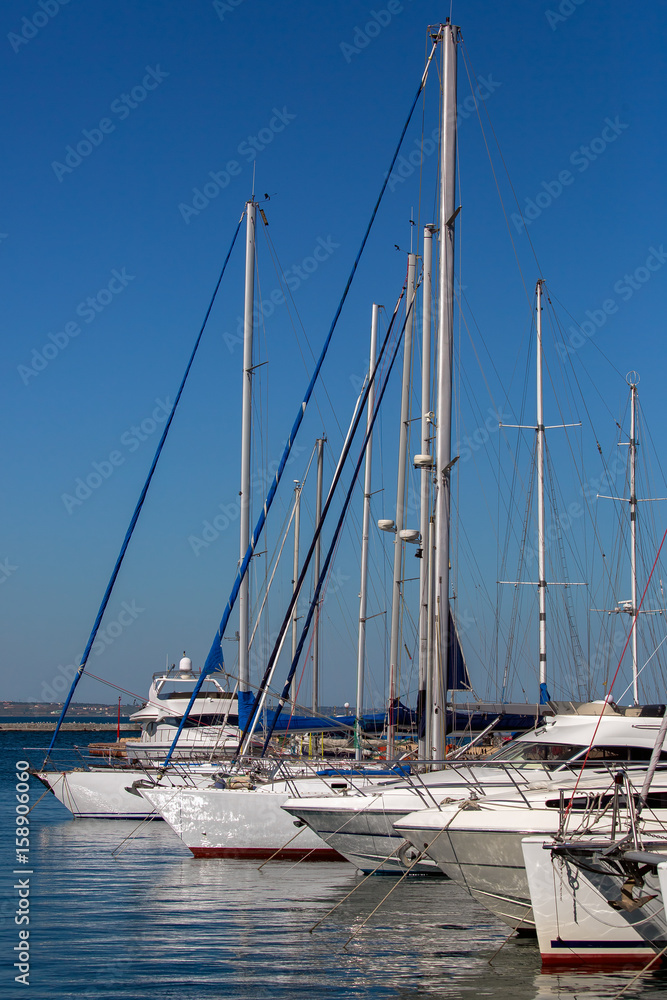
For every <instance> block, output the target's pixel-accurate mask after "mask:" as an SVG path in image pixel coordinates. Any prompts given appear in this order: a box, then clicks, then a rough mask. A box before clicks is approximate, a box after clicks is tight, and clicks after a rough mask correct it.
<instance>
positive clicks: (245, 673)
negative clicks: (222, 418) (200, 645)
mask: <svg viewBox="0 0 667 1000" xmlns="http://www.w3.org/2000/svg"><path fill="white" fill-rule="evenodd" d="M256 207H257V206H256V204H255V201H254V199H253V198H251V199H250V201H249V202H248V203H247V204H246V245H245V306H244V316H243V397H242V410H241V489H240V498H239V499H240V508H241V511H240V518H239V522H240V523H239V533H240V559H241V560H242V559H243V557H244V555H245V554H246V551H247V548H248V546H249V544H250V446H251V435H250V423H251V419H252V339H253V311H254V304H255V218H256ZM249 584H250V581H249V574H248V573H246V575H245V576H244V578H243V580H242V581H241V586H240V588H239V691H249V690H250V686H249V682H250V659H249V651H248V635H249V626H250V604H249Z"/></svg>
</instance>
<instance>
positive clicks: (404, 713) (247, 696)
mask: <svg viewBox="0 0 667 1000" xmlns="http://www.w3.org/2000/svg"><path fill="white" fill-rule="evenodd" d="M238 698H239V729H244V728H245V726H246V724H247V723H248V720H249V717H250V713H251V711H252V706H253V702H254V700H255V696H254V695H253V693H252V692H251V691H239V693H238ZM392 716H393V722H394V725H396V726H399V727H400V728H402V729H411V728H414V727H415V725H416V713H415V712H414V711H413V710H412V709H411V708H406V706H405V705H403V704H402V703H401V702H400V701H399V700H398V698H396V699H394V702H393V705H392ZM355 722H356V717H355V716H354V715H336V716H333V718H315V717H314V716H312V715H307V716H304V715H292V716H290V715H288V714H287V713H285V714H284V715H283V714H278V717H277V719H276V710H275V709H271V708H269V709H267V710H265V711H262V712H261V713H260V717H259V719H258V721H257V726H256V730H257V732H264V731H266V730H270V729H271V727H272V726H273V725H274V723H275V728H274V732H275V733H285V732H290V733H307V732H311V733H320V732H326V731H329V730H332V731H334V732H335V731H336V730H340V729H354V725H355ZM386 727H387V712H386V711H385V712H377V713H376V714H369V715H364V716H362V718H361V728H362V731H363V732H364V733H382V732H383V731H384V730H385V729H386Z"/></svg>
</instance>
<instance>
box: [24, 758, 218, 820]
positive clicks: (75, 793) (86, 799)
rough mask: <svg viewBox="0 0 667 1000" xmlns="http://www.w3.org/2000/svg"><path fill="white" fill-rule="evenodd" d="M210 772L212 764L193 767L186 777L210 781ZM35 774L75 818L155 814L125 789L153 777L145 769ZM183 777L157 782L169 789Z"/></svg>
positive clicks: (168, 777) (201, 781)
mask: <svg viewBox="0 0 667 1000" xmlns="http://www.w3.org/2000/svg"><path fill="white" fill-rule="evenodd" d="M193 771H194V773H193ZM212 772H213V768H211V767H207V768H198V769H196V770H194V769H192V770H191V771H190V772H189V775H188V778H187V780H188V781H190V782H192V783H194V784H210V783H211V781H212V780H213V779H212ZM35 773H36V775H37V777H38V778H39V779H40V781H41V782H42V783H43V784H44V785H46V786H47V787H48V788H50V789H51V791H52V792H53V794H54V795H55V796H56V798H57V799H58V800H59V801H60V802H62V804H63V805H64V806H65V807H66V808H67V809H69V811H70V812H71V813H72V815H73V816H74V818H75V819H145V818H147V817H148V816H151V815H154V810H153V809H152V807H150V806H148V805H147V803H146V800H145V799H143V798H142V797H141V795H140V794H139V793H138V792H137V791H136V789H134V790H132V791H129V790H128V789H132V786H133V783H135V782H144V783H145V782H147V781H150V780H152V779H151V774H150V772H147V771H145V770H139V769H136V770H135V769H133V768H122V769H121V768H111V767H105V768H99V769H92V770H89V771H36V772H35ZM185 780H186V779H185V778H184V777H183V775H182V773H181V774H180V775H179V774H178V773H176V774H173V775H171V776H165V777H162V778H160V784H161V786H163V787H165V788H166V789H170V788H173V787H175V785H177V784H179V783H181V784H182V783H184V782H185ZM157 818H158V819H159V818H160V816H159V815H158V817H157Z"/></svg>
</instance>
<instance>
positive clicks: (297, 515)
mask: <svg viewBox="0 0 667 1000" xmlns="http://www.w3.org/2000/svg"><path fill="white" fill-rule="evenodd" d="M301 489H302V484H301V483H300V482H298V480H295V481H294V564H293V576H294V578H293V580H292V593H293V594H294V593H296V588H297V586H298V583H299V534H300V531H301ZM298 621H299V617H298V603H297V604H295V605H294V610H293V611H292V659H294V657H295V656H296V647H297V644H298V641H299V634H298V631H297V629H298Z"/></svg>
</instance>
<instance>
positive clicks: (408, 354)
mask: <svg viewBox="0 0 667 1000" xmlns="http://www.w3.org/2000/svg"><path fill="white" fill-rule="evenodd" d="M416 269H417V255H416V254H414V253H411V254H408V288H407V294H406V298H405V309H406V324H405V336H404V338H403V383H402V393H401V428H400V437H399V442H398V479H397V484H396V526H395V536H394V576H393V584H392V599H391V638H390V644H389V716H388V725H387V760H391V758H392V757H393V753H394V730H395V723H394V699H395V698H396V696H397V678H398V662H399V648H400V634H401V577H402V567H403V546H404V542H403V539H402V538H401V532H402V531H403V529H404V527H405V479H406V470H405V464H406V459H407V454H408V430H409V420H410V378H411V370H412V364H411V362H412V328H413V325H414V323H413V320H414V297H415V275H416Z"/></svg>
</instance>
